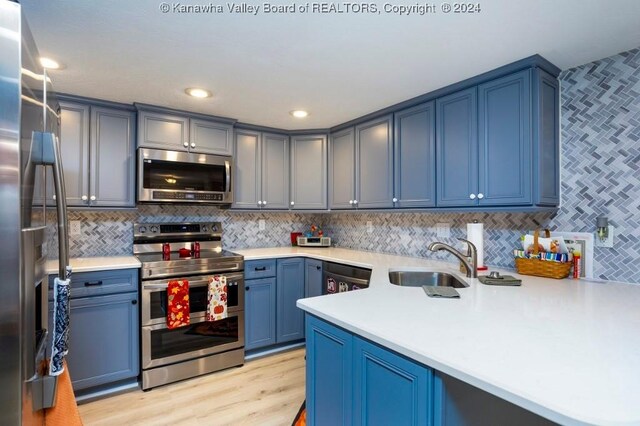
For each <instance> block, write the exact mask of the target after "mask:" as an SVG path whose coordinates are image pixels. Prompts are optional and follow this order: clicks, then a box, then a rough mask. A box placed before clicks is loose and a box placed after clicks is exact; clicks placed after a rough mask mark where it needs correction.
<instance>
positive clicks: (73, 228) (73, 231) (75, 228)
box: [69, 220, 82, 235]
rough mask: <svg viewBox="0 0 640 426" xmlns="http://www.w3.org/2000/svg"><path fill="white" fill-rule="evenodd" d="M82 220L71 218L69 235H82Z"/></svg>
mask: <svg viewBox="0 0 640 426" xmlns="http://www.w3.org/2000/svg"><path fill="white" fill-rule="evenodd" d="M81 223H82V222H80V221H79V220H70V221H69V235H80V234H81V233H82V230H81V229H80V227H81V226H80V224H81Z"/></svg>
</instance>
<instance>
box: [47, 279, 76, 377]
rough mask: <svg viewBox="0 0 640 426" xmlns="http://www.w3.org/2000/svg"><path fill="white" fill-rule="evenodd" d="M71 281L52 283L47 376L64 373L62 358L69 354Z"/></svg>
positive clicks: (58, 280) (55, 281) (59, 280)
mask: <svg viewBox="0 0 640 426" xmlns="http://www.w3.org/2000/svg"><path fill="white" fill-rule="evenodd" d="M70 296H71V280H70V279H68V278H67V279H66V280H61V279H59V278H56V279H55V280H54V281H53V334H52V339H51V361H50V362H49V374H50V375H52V376H58V375H60V374H62V372H63V371H64V364H63V361H64V357H65V355H67V353H68V352H69V313H70V307H69V297H70Z"/></svg>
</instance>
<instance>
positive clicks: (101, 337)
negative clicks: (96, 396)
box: [49, 293, 140, 392]
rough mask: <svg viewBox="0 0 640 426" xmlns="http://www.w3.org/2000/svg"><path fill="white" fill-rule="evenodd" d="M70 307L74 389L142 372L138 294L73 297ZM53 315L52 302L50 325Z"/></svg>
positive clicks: (122, 378) (103, 383)
mask: <svg viewBox="0 0 640 426" xmlns="http://www.w3.org/2000/svg"><path fill="white" fill-rule="evenodd" d="M70 308H71V313H70V332H69V354H68V355H67V357H66V361H67V365H68V366H69V373H70V374H71V379H72V384H73V389H74V391H76V392H77V391H81V390H83V389H88V388H93V387H95V386H100V385H107V384H109V383H114V382H118V381H121V380H125V379H132V378H135V377H137V376H138V374H140V368H139V356H140V351H139V346H138V345H139V330H140V327H139V324H138V294H137V293H122V294H113V295H108V296H95V297H83V298H78V299H71V302H70ZM52 317H53V302H49V324H52V321H53V319H52Z"/></svg>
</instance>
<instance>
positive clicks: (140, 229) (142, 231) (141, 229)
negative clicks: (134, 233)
mask: <svg viewBox="0 0 640 426" xmlns="http://www.w3.org/2000/svg"><path fill="white" fill-rule="evenodd" d="M138 232H139V233H141V234H144V233H145V232H147V227H146V226H141V227H140V228H138Z"/></svg>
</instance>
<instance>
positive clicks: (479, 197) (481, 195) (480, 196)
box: [478, 192, 484, 200]
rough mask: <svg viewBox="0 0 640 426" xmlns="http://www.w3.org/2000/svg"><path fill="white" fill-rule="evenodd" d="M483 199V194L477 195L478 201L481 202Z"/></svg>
mask: <svg viewBox="0 0 640 426" xmlns="http://www.w3.org/2000/svg"><path fill="white" fill-rule="evenodd" d="M483 198H484V194H483V193H482V192H481V193H479V194H478V200H482V199H483Z"/></svg>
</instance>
